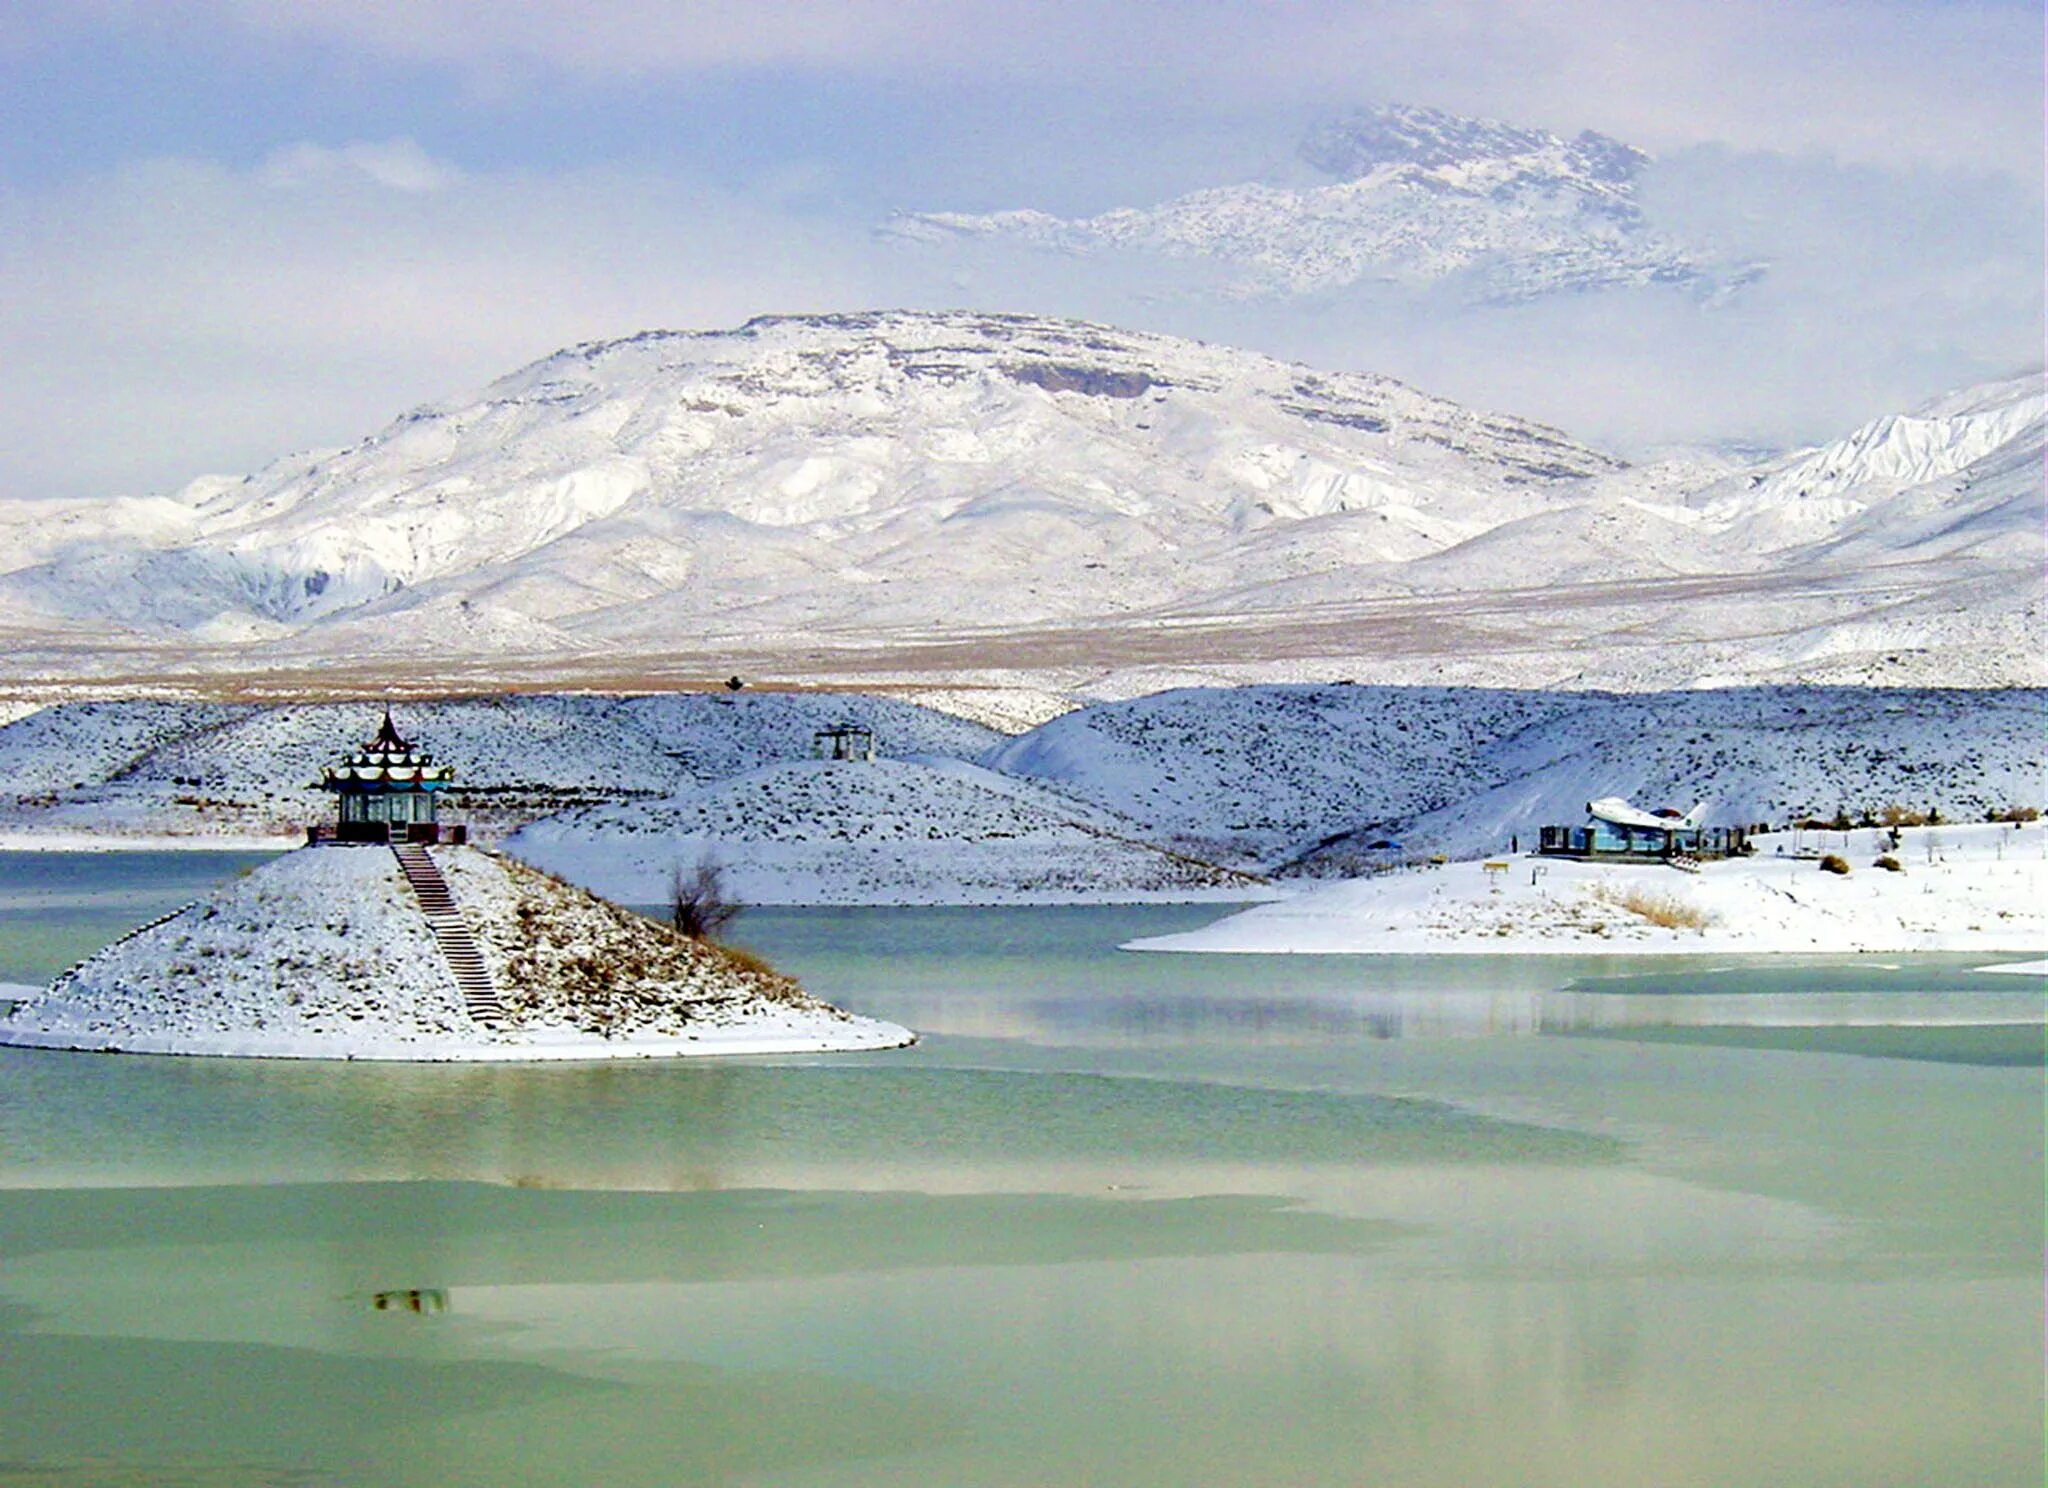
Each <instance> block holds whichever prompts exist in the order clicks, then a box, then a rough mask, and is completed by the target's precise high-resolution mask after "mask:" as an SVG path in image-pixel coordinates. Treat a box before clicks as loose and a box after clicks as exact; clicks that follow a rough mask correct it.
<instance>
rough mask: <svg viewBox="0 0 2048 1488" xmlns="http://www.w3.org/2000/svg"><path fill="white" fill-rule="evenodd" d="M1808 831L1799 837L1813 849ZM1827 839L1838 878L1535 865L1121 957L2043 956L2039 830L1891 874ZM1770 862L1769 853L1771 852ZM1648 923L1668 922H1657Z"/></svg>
mask: <svg viewBox="0 0 2048 1488" xmlns="http://www.w3.org/2000/svg"><path fill="white" fill-rule="evenodd" d="M1811 835H1812V834H1808V836H1809V837H1811ZM1840 835H1841V834H1835V833H1830V834H1828V837H1829V839H1830V845H1828V846H1826V847H1824V848H1823V852H1826V853H1839V854H1840V855H1841V856H1842V857H1843V859H1844V860H1845V861H1846V862H1847V863H1848V864H1849V867H1850V871H1849V873H1847V874H1846V875H1840V874H1835V873H1830V872H1826V871H1823V870H1822V869H1821V867H1820V863H1819V861H1818V860H1817V859H1815V858H1813V857H1809V856H1795V855H1793V852H1792V841H1791V839H1790V837H1789V836H1788V835H1785V834H1773V835H1766V836H1763V837H1760V838H1758V839H1756V840H1757V842H1758V845H1759V854H1758V856H1756V857H1753V858H1738V859H1732V860H1730V861H1727V862H1719V863H1707V864H1704V865H1702V867H1701V869H1700V871H1699V872H1698V873H1696V874H1687V873H1680V872H1677V871H1675V870H1673V869H1671V868H1669V867H1666V866H1664V865H1661V864H1599V863H1578V862H1572V861H1568V860H1562V859H1548V858H1538V857H1533V856H1519V857H1502V858H1495V859H1490V860H1484V859H1481V860H1472V861H1467V862H1458V863H1448V864H1444V865H1441V866H1437V867H1428V866H1424V867H1418V868H1412V869H1408V870H1405V871H1401V872H1394V873H1387V874H1382V875H1379V876H1377V877H1372V878H1363V879H1351V880H1346V881H1343V882H1339V883H1334V884H1327V885H1322V886H1319V887H1317V888H1314V889H1310V890H1308V891H1306V892H1304V893H1301V894H1297V895H1295V896H1293V897H1291V898H1288V899H1286V900H1282V901H1280V902H1278V903H1274V904H1264V905H1259V906H1257V907H1255V908H1253V909H1249V910H1245V911H1243V912H1242V913H1239V914H1235V915H1232V916H1230V917H1229V918H1227V919H1224V920H1221V921H1218V922H1217V923H1215V924H1213V925H1207V926H1204V927H1203V928H1201V929H1199V930H1191V931H1186V932H1183V933H1181V934H1176V935H1162V936H1152V937H1148V938H1146V939H1142V940H1135V941H1132V942H1130V943H1129V944H1128V945H1127V946H1126V947H1125V949H1127V950H1138V951H1187V952H1204V953H1212V954H1262V955H1287V954H1299V955H1514V956H1543V955H1580V956H1582V955H1588V954H1593V955H1603V954H1612V955H1629V956H1660V955H1675V956H1682V955H1728V954H1738V955H1739V954H1802V955H1809V954H1815V953H1819V954H1860V953H1865V952H1889V953H1910V952H1915V951H1968V952H1985V953H1998V952H2014V953H2031V954H2035V955H2038V954H2039V953H2040V952H2041V951H2042V950H2043V948H2048V856H2044V850H2048V839H2044V835H2043V829H2042V827H2041V825H2040V824H2039V823H2032V824H2028V825H2025V826H2022V827H2017V828H2016V827H2013V826H2010V825H1989V824H1983V825H1971V826H1961V827H1954V826H1943V827H1930V828H1908V829H1906V831H1905V832H1904V834H1903V839H1904V840H1903V842H1902V844H1901V846H1900V847H1899V848H1898V849H1897V851H1896V852H1895V853H1892V854H1889V855H1890V856H1892V857H1893V859H1894V861H1896V862H1897V863H1898V864H1899V865H1900V866H1899V869H1898V870H1897V871H1887V870H1885V869H1882V868H1877V867H1875V866H1873V864H1874V862H1875V859H1876V858H1877V857H1878V856H1880V855H1887V854H1885V853H1884V852H1883V844H1882V836H1881V833H1880V832H1878V831H1875V830H1872V829H1864V830H1860V831H1854V832H1851V833H1849V834H1847V839H1848V840H1847V842H1846V843H1844V844H1841V845H1839V846H1837V845H1834V844H1835V843H1836V842H1837V841H1838V840H1839V838H1840ZM1781 849H1782V850H1783V851H1782V854H1781V851H1780V850H1781ZM1657 919H1670V920H1674V921H1677V923H1671V924H1659V923H1655V920H1657Z"/></svg>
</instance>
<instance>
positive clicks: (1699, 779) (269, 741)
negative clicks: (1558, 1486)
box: [0, 686, 2048, 903]
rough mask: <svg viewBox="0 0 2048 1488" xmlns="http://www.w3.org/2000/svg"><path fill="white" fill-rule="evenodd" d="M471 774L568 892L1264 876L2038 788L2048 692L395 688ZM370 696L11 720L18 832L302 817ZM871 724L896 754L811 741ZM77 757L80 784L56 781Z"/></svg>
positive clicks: (847, 890) (1969, 799)
mask: <svg viewBox="0 0 2048 1488" xmlns="http://www.w3.org/2000/svg"><path fill="white" fill-rule="evenodd" d="M397 712H398V718H399V721H400V723H401V725H402V727H403V728H404V729H405V730H406V731H407V732H409V733H411V734H412V735H413V736H414V737H415V738H416V739H417V740H418V741H419V742H420V744H421V745H422V746H423V747H425V748H427V749H430V750H431V751H432V752H433V753H435V754H436V755H437V756H438V757H439V758H441V759H443V760H447V761H450V762H452V763H454V764H455V765H456V767H457V770H458V776H457V782H456V788H455V789H454V790H453V791H452V792H451V797H452V799H451V800H450V801H449V804H448V813H449V815H450V816H451V817H452V818H455V819H461V820H466V821H468V822H469V823H471V824H472V825H473V826H475V827H477V828H479V829H480V830H481V833H482V835H484V836H486V837H489V836H492V835H495V834H497V833H502V832H507V831H511V830H512V829H514V828H521V830H519V831H518V832H517V835H516V836H515V837H514V838H513V839H512V842H513V846H514V848H515V850H516V851H518V852H519V853H521V854H522V855H525V856H528V857H530V858H531V859H532V860H533V861H534V862H535V863H537V864H539V865H540V866H542V867H545V868H548V869H550V870H553V871H558V872H560V873H561V874H563V875H564V876H565V877H568V878H571V879H573V880H574V881H576V882H579V883H584V884H587V885H590V886H592V887H595V888H597V889H599V890H601V891H603V892H606V893H610V894H613V895H615V896H621V897H625V898H628V899H631V900H633V901H635V902H641V903H653V902H658V901H659V900H660V899H661V898H662V897H663V896H664V894H665V893H666V890H667V886H668V880H669V875H670V873H671V871H672V870H673V869H675V868H676V867H682V868H684V869H685V870H688V869H690V868H693V867H694V866H695V865H696V864H697V863H698V862H699V861H700V860H702V859H703V858H705V857H707V856H708V857H710V858H713V859H715V860H716V861H718V862H719V863H721V864H722V865H723V866H724V867H725V868H726V870H727V871H728V873H729V874H730V876H731V880H732V886H733V888H734V890H735V891H736V892H737V893H738V895H739V897H741V898H742V899H744V900H750V901H753V902H762V903H791V902H798V903H801V902H834V903H845V902H884V903H888V902H920V903H930V902H959V901H963V900H980V901H999V900H1007V901H1019V900H1030V899H1062V898H1079V899H1087V898H1104V897H1109V898H1127V899H1140V898H1158V897H1172V898H1200V897H1208V896H1212V895H1234V896H1238V897H1247V896H1255V895H1256V894H1258V893H1259V892H1260V891H1261V890H1260V887H1259V886H1258V885H1257V884H1253V883H1248V882H1246V881H1245V880H1244V879H1243V878H1242V877H1241V876H1234V875H1233V873H1232V872H1231V871H1230V870H1240V871H1250V872H1254V873H1260V874H1264V873H1270V872H1274V871H1279V872H1283V873H1285V874H1289V875H1296V874H1332V873H1345V872H1351V871H1355V870H1357V869H1359V868H1360V867H1377V866H1381V865H1383V864H1384V863H1385V862H1386V861H1387V854H1386V853H1385V852H1384V851H1383V850H1379V849H1376V848H1375V847H1374V844H1376V843H1379V842H1381V841H1384V840H1388V839H1392V840H1394V841H1397V842H1398V843H1400V844H1401V846H1400V848H1399V849H1398V851H1397V852H1396V853H1395V856H1426V855H1430V854H1436V853H1448V854H1451V855H1453V856H1461V855H1469V854H1471V853H1477V852H1496V851H1499V850H1500V849H1502V848H1504V847H1506V846H1507V845H1508V844H1509V842H1510V841H1511V839H1512V838H1514V837H1516V836H1521V837H1522V838H1523V841H1524V845H1527V843H1528V842H1529V841H1530V840H1532V834H1533V833H1534V831H1535V829H1536V828H1538V827H1540V826H1544V825H1553V824H1571V823H1577V822H1578V821H1580V820H1581V818H1582V815H1583V812H1584V807H1585V803H1586V802H1587V801H1589V800H1592V799H1594V798H1596V797H1600V796H1607V795H1622V796H1627V797H1630V798H1632V799H1635V800H1637V801H1639V802H1641V803H1644V804H1646V805H1651V806H1658V805H1673V806H1677V807H1679V808H1680V809H1684V808H1686V807H1689V806H1691V805H1692V804H1693V802H1694V801H1697V800H1701V799H1705V800H1708V801H1710V802H1712V803H1713V805H1712V819H1713V820H1714V821H1716V822H1727V823H1745V824H1746V823H1754V822H1771V823H1775V824H1784V823H1786V822H1789V821H1796V820H1798V819H1801V818H1803V817H1807V816H1820V817H1823V818H1832V817H1833V816H1834V815H1835V814H1836V813H1837V812H1838V811H1846V812H1847V813H1848V814H1849V815H1850V816H1851V818H1852V819H1854V818H1858V817H1861V816H1862V815H1863V814H1865V813H1875V812H1878V811H1881V810H1882V809H1883V808H1884V807H1886V806H1888V805H1894V804H1896V805H1898V806H1901V807H1905V808H1907V809H1910V810H1914V811H1926V810H1928V809H1929V808H1935V809H1937V810H1939V812H1940V813H1941V814H1942V815H1943V816H1944V817H1946V818H1949V819H1952V820H1981V819H1982V818H1983V817H1984V816H1985V815H1986V814H1987V813H1988V812H1991V811H1995V810H2002V809H2004V808H2008V807H2015V806H2017V807H2028V806H2031V807H2036V808H2039V807H2043V806H2048V692H2043V691H2039V690H2005V691H1991V690H1976V691H1969V690H1951V691H1929V690H1916V689H1884V688H1746V689H1732V690H1691V691H1684V692H1666V693H1648V694H1613V693H1596V692H1562V691H1542V692H1539V691H1529V690H1508V691H1502V690H1489V689H1479V688H1388V687H1369V686H1316V687H1306V686H1262V687H1242V688H1231V689H1212V688H1189V689H1180V690H1176V691H1171V692H1165V693H1160V694H1156V695H1153V696H1148V697H1143V698H1139V699H1135V700H1131V701H1128V702H1120V703H1105V704H1097V705H1093V706H1090V707H1086V708H1082V709H1079V710H1076V711H1074V712H1071V713H1068V714H1066V715H1064V716H1062V717H1060V718H1057V719H1054V720H1052V721H1050V722H1048V723H1046V724H1043V725H1041V726H1040V727H1038V728H1036V729H1033V730H1031V731H1030V732H1028V733H1026V734H1023V735H1020V736H1018V737H1016V738H1014V739H1007V740H1006V739H1003V738H1001V736H999V735H997V734H995V733H994V732H993V731H990V730H987V729H983V728H980V727H978V726H975V725H972V724H969V723H966V722H964V721H962V720H959V719H956V718H951V717H946V716H944V715H938V714H933V713H930V712H927V711H925V710H921V709H916V708H913V707H910V706H908V705H906V704H903V703H900V702H896V701H894V700H887V699H876V698H862V697H855V696H838V697H835V696H829V695H816V694H793V695H788V696H774V695H766V694H763V695H749V694H742V695H741V696H738V697H733V698H727V697H714V696H702V695H699V696H694V697H645V698H627V699H607V698H593V697H548V696H540V697H509V698H501V699H479V700H473V701H468V702H448V703H441V704H435V705H401V706H400V708H399V709H398V710H397ZM375 720H376V713H375V710H374V709H372V708H370V707H368V706H366V705H360V704H343V705H322V706H312V705H305V704H289V705H283V706H278V707H270V708H258V707H254V706H242V707H238V708H222V707H218V706H215V705H206V704H190V705H174V704H162V703H134V704H123V705H111V704H99V705H92V704H71V705H65V706H63V707H60V708H56V709H50V710H46V711H45V712H44V713H42V714H37V715H33V716H31V717H29V718H26V719H21V720H18V721H16V722H15V723H13V724H10V725H7V726H5V727H0V832H4V833H5V834H6V835H7V837H9V838H11V839H13V840H16V841H27V842H34V841H45V842H47V841H50V840H51V837H52V834H57V833H68V834H92V835H94V836H96V837H98V838H99V839H100V840H102V841H107V842H118V841H120V840H121V839H123V838H124V837H126V838H130V839H132V838H134V837H136V836H147V835H177V836H185V837H189V836H191V835H193V834H215V835H225V836H237V835H239V836H247V835H250V834H255V833H265V832H270V833H284V832H292V831H300V830H302V829H303V828H304V826H305V825H306V824H307V823H308V822H311V821H316V820H324V819H327V818H328V817H330V816H331V814H332V812H333V805H332V803H331V801H329V800H327V799H325V798H323V797H322V796H321V794H320V793H319V792H317V791H314V790H313V789H311V781H312V780H313V779H314V778H315V776H316V774H317V772H318V770H319V767H320V766H321V765H322V764H324V763H326V762H327V761H329V760H331V759H332V758H333V757H334V756H335V755H336V754H338V753H339V752H341V751H342V750H343V749H344V748H345V747H347V746H349V745H351V744H353V743H355V742H358V741H359V739H360V738H361V737H362V736H364V735H367V733H368V732H369V731H370V728H371V726H372V725H373V724H374V722H375ZM842 720H852V721H856V722H860V723H863V724H865V725H866V726H868V727H870V728H872V729H873V730H874V731H875V738H876V741H877V746H878V749H879V751H880V755H881V757H880V758H878V759H876V760H875V761H873V762H865V761H863V762H849V763H843V764H842V763H827V762H824V761H820V760H815V759H812V758H811V757H810V755H811V751H812V737H811V735H812V732H813V729H814V728H816V727H823V726H827V725H829V724H832V723H836V722H840V721H842ZM67 774H68V775H71V776H72V777H73V778H72V779H71V780H68V781H67V780H64V776H65V775H67Z"/></svg>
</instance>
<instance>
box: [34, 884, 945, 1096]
mask: <svg viewBox="0 0 2048 1488" xmlns="http://www.w3.org/2000/svg"><path fill="white" fill-rule="evenodd" d="M421 851H423V852H428V853H430V854H431V857H432V860H433V862H434V864H435V865H436V867H437V868H438V869H439V871H440V873H441V875H442V877H443V878H444V880H445V882H446V883H447V884H448V886H449V888H450V889H451V890H452V891H453V894H454V897H455V899H456V901H457V902H458V903H459V904H460V906H461V910H462V914H463V916H464V918H465V919H466V920H467V921H468V923H469V924H470V926H471V927H472V928H473V932H474V933H473V936H472V939H473V942H474V945H475V947H476V949H477V951H478V952H479V953H480V957H481V961H482V965H483V969H484V975H485V978H486V980H487V984H488V986H489V989H490V998H491V999H492V1000H494V1003H495V1005H492V1004H491V1002H484V1005H482V1006H478V1005H477V1003H478V1002H479V1001H481V999H477V998H475V997H473V996H466V995H465V993H466V989H465V987H464V985H463V983H462V981H461V980H459V979H458V973H457V970H456V967H455V964H454V963H452V962H451V959H450V957H449V956H448V955H447V954H446V953H445V952H444V950H443V948H442V946H441V945H440V944H439V943H438V937H437V936H436V934H435V931H434V928H433V926H432V925H431V924H430V922H429V920H428V918H427V916H426V915H425V914H423V913H422V912H421V906H420V904H419V902H418V899H417V896H416V893H415V890H414V889H413V887H412V885H411V884H410V883H409V882H408V880H407V876H406V874H405V872H404V871H403V869H402V868H401V866H400V863H399V860H398V858H397V856H396V855H395V854H393V853H392V852H391V851H390V850H388V849H386V848H381V847H374V846H365V845H348V846H329V845H323V846H319V847H308V848H302V849H300V850H299V851H297V852H292V853H287V854H285V855H284V856H283V857H280V858H278V859H276V860H275V861H273V862H270V863H266V864H264V865H263V866H262V867H260V868H257V869H256V870H254V871H253V872H251V873H250V874H249V875H248V876H247V877H245V878H241V879H238V880H235V881H234V882H232V883H230V884H229V885H227V886H226V887H225V888H223V889H220V890H218V891H217V892H215V893H213V894H210V895H208V896H207V897H205V898H204V899H201V900H200V901H198V902H197V903H194V904H191V905H188V906H186V907H185V908H184V909H182V910H179V911H178V912H177V913H176V914H174V915H172V916H171V917H170V918H169V919H166V920H163V921H161V922H159V923H157V924H155V925H152V926H148V927H146V928H144V929H142V930H139V931H137V932H136V933H134V934H132V935H129V936H127V937H125V938H124V939H122V940H119V941H116V942H115V943H114V944H112V945H110V946H108V947H107V948H106V949H104V950H102V951H100V952H98V953H97V954H96V955H93V956H91V957H89V958H87V959H86V960H85V961H83V962H82V963H80V964H79V965H78V966H75V967H73V968H72V969H71V970H70V971H67V972H65V973H64V974H63V975H62V976H60V977H58V978H57V979H56V980H55V981H54V982H52V983H51V984H50V986H49V987H48V988H46V989H33V988H7V987H0V998H5V997H7V996H8V995H9V994H10V993H12V994H14V995H17V996H19V998H20V1000H19V1001H18V1002H16V1004H15V1006H14V1009H13V1011H12V1013H11V1014H9V1015H8V1016H7V1017H6V1018H5V1019H0V1044H15V1045H23V1046H28V1047H34V1048H45V1049H88V1050H100V1051H105V1052H110V1053H126V1054H241V1055H254V1056H263V1057H269V1058H281V1059H402V1060H486V1061H495V1060H563V1059H631V1058H660V1057H669V1056H677V1055H691V1054H786V1053H806V1052H814V1051H825V1050H843V1049H883V1048H893V1047H896V1046H898V1045H902V1044H907V1043H910V1042H911V1041H912V1039H913V1037H914V1036H913V1035H912V1034H911V1033H910V1031H909V1030H908V1029H905V1028H901V1027H899V1026H897V1025H896V1024H893V1023H884V1022H880V1021H877V1020H875V1019H871V1018H861V1017H856V1016H854V1015H852V1014H849V1013H845V1012H842V1011H840V1010H839V1009H838V1008H835V1007H833V1006H831V1005H830V1004H828V1003H825V1002H821V1001H819V1000H818V999H816V998H814V997H811V996H810V995H808V994H807V993H805V992H804V991H803V989H802V988H801V987H799V986H798V985H797V984H796V983H795V982H794V981H792V980H791V979H790V978H788V977H786V976H782V975H779V974H777V973H775V972H773V971H771V970H769V969H767V968H766V967H764V966H761V965H759V964H757V963H754V962H752V961H751V960H750V959H749V958H747V957H745V956H744V955H741V954H738V953H735V952H732V951H728V950H726V949H725V948H723V947H720V946H718V945H715V944H709V943H705V942H700V941H695V940H690V939H688V938H686V937H684V936H681V935H678V934H676V933H674V932H673V931H671V930H669V929H668V927H666V926H664V925H661V924H658V923H656V922H655V921H652V920H649V919H646V918H644V917H642V916H640V915H636V914H633V913H632V912H631V911H629V910H625V909H621V908H619V907H618V906H616V905H614V904H610V903H607V902H606V901H605V900H602V899H599V898H597V897H596V896H595V895H592V894H588V893H585V892H584V891H583V890H581V889H577V888H573V887H571V886H570V885H568V884H565V883H562V882H560V881H559V880H557V879H553V878H550V877H548V876H547V875H546V874H543V873H540V872H538V871H537V870H535V869H532V868H528V867H526V866H525V865H524V864H521V863H518V862H515V861H513V860H511V859H509V858H503V857H499V856H496V855H494V854H490V853H486V852H484V851H482V850H481V849H478V848H472V847H457V846H445V845H444V846H437V847H433V848H431V849H421Z"/></svg>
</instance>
